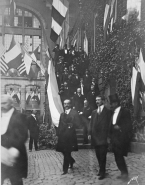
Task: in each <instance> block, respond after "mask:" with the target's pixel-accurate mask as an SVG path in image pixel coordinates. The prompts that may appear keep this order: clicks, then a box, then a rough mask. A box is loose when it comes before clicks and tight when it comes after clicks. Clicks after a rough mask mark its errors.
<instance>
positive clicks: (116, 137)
mask: <svg viewBox="0 0 145 185" xmlns="http://www.w3.org/2000/svg"><path fill="white" fill-rule="evenodd" d="M112 119H113V117H112ZM112 119H111V124H110V137H111V143H112V145H115V146H117V147H119V148H122V150H123V155H124V156H127V153H128V149H129V144H130V140H131V132H132V124H131V116H130V112H129V111H128V110H126V109H124V108H121V109H120V112H119V115H118V117H117V121H116V124H115V125H118V126H119V127H120V130H115V129H114V125H113V124H112Z"/></svg>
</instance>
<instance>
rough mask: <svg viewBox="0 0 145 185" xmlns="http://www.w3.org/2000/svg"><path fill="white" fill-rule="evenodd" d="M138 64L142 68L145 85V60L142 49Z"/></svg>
mask: <svg viewBox="0 0 145 185" xmlns="http://www.w3.org/2000/svg"><path fill="white" fill-rule="evenodd" d="M138 66H139V68H140V73H141V78H142V81H143V83H144V85H145V62H144V59H143V55H142V51H141V50H140V55H139V59H138Z"/></svg>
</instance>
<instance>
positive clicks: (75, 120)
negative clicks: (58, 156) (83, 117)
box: [56, 99, 80, 175]
mask: <svg viewBox="0 0 145 185" xmlns="http://www.w3.org/2000/svg"><path fill="white" fill-rule="evenodd" d="M64 109H65V113H62V114H61V116H60V121H59V126H58V132H57V133H58V144H57V147H56V150H57V151H58V152H62V153H63V155H64V161H63V174H62V175H64V174H66V173H68V168H69V165H70V167H71V168H73V164H74V163H75V160H74V159H73V157H72V156H71V152H72V151H77V150H78V145H77V137H76V132H75V128H76V127H77V124H79V122H80V118H79V114H78V113H77V111H76V110H73V109H71V101H70V100H69V99H66V100H64Z"/></svg>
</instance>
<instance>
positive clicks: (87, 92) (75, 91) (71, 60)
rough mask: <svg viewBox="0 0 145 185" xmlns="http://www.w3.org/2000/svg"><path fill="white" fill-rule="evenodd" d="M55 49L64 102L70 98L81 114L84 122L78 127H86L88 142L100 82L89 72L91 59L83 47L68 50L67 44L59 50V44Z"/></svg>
mask: <svg viewBox="0 0 145 185" xmlns="http://www.w3.org/2000/svg"><path fill="white" fill-rule="evenodd" d="M53 51H54V52H55V56H54V59H55V71H56V78H57V83H58V88H59V94H60V98H61V101H62V104H63V102H64V100H66V99H70V100H71V102H72V107H73V109H75V110H76V111H77V112H78V113H79V114H80V118H81V123H82V124H80V125H78V128H84V129H83V130H84V144H87V143H88V137H87V132H88V122H89V117H90V115H91V113H92V111H93V110H94V109H96V108H97V107H96V103H95V98H96V95H99V94H100V92H99V88H98V84H97V82H96V80H95V78H94V77H92V76H91V75H90V74H89V70H88V67H89V60H88V57H87V55H86V54H85V53H84V51H82V50H81V47H79V51H78V52H77V51H75V48H74V47H73V46H71V48H70V50H68V49H67V45H65V47H64V49H62V50H59V47H58V45H57V46H56V47H55V49H54V50H53Z"/></svg>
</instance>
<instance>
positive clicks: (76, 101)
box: [73, 88, 84, 112]
mask: <svg viewBox="0 0 145 185" xmlns="http://www.w3.org/2000/svg"><path fill="white" fill-rule="evenodd" d="M83 107H84V96H83V95H82V94H81V88H78V89H77V93H76V94H75V95H74V96H73V108H74V109H76V110H77V111H78V112H82V110H83Z"/></svg>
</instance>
